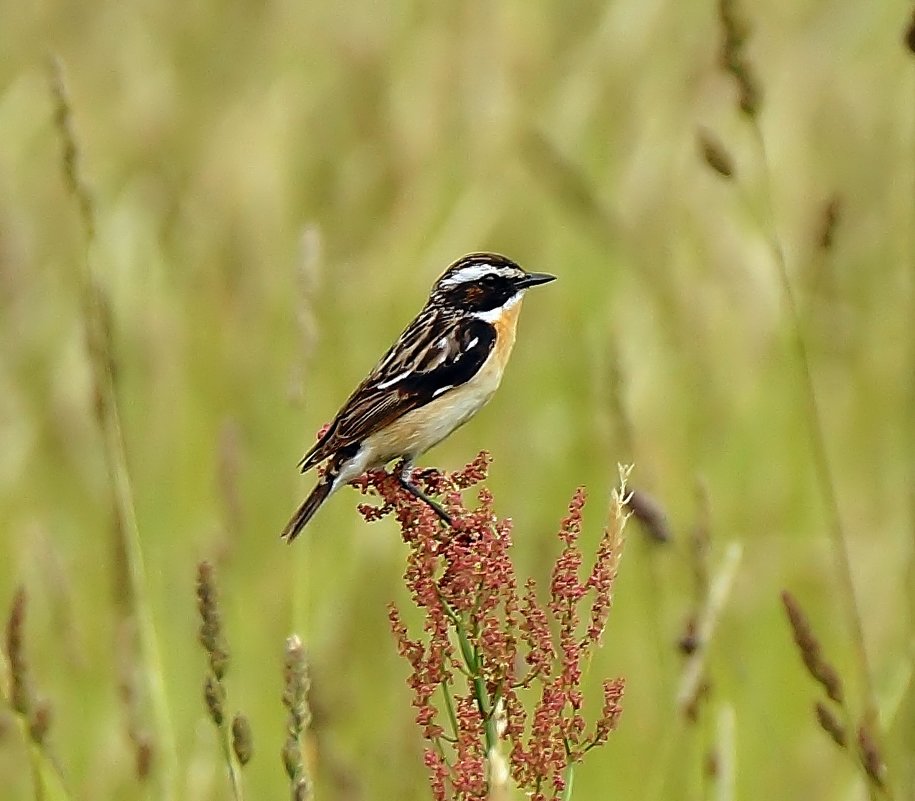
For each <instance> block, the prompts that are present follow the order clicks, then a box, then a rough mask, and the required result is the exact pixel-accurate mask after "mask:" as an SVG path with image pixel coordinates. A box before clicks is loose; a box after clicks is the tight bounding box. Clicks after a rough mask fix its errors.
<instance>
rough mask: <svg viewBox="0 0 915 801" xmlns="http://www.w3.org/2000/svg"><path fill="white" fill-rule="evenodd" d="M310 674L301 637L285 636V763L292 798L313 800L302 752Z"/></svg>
mask: <svg viewBox="0 0 915 801" xmlns="http://www.w3.org/2000/svg"><path fill="white" fill-rule="evenodd" d="M310 687H311V678H310V676H309V673H308V660H307V658H306V656H305V647H304V646H303V645H302V640H301V638H300V637H299V636H298V635H296V634H293V635H292V636H291V637H289V638H288V639H287V640H286V659H285V667H284V672H283V706H285V707H286V709H287V710H288V712H289V718H288V723H287V726H286V742H285V743H284V745H283V750H282V757H283V765H284V767H285V768H286V775H287V776H288V777H289V782H290V789H291V796H292V801H310V799H311V798H313V796H314V789H313V787H312V783H311V778H310V777H309V775H308V771H307V769H306V766H305V758H304V756H303V753H302V749H303V745H304V736H305V732H306V731H307V730H308V726H309V724H310V723H311V710H310V709H309V706H308V690H309V688H310Z"/></svg>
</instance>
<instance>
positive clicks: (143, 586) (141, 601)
mask: <svg viewBox="0 0 915 801" xmlns="http://www.w3.org/2000/svg"><path fill="white" fill-rule="evenodd" d="M50 82H51V92H52V94H53V98H54V103H55V112H56V116H55V120H56V124H57V129H58V133H59V135H60V139H61V144H62V147H63V157H62V162H63V172H64V179H65V181H66V184H67V188H68V190H69V191H70V194H71V195H72V196H73V198H74V200H75V201H76V203H77V205H78V207H79V211H80V216H81V218H82V223H83V233H84V253H83V258H82V259H81V261H80V265H81V269H80V275H79V281H80V290H81V293H82V307H83V308H82V313H83V319H82V322H83V326H84V332H85V339H86V348H87V352H88V353H87V355H88V360H89V365H90V368H91V374H92V382H93V391H94V394H95V397H96V399H97V404H96V410H97V415H96V416H97V421H98V425H99V428H100V430H101V434H102V441H103V450H104V457H105V464H106V466H107V469H108V475H109V479H110V482H111V483H110V486H111V492H112V505H113V507H114V511H115V514H116V519H117V527H118V536H119V537H120V538H121V541H122V546H123V548H124V553H125V555H126V560H127V574H128V580H129V583H130V599H131V603H132V604H133V613H134V614H135V615H136V619H137V627H138V630H139V637H140V647H141V650H142V653H143V656H144V658H145V662H146V665H145V667H146V678H147V681H148V684H149V692H150V698H151V701H152V707H153V713H154V716H155V718H156V724H157V725H156V728H157V730H158V735H159V741H160V748H161V753H162V765H163V768H162V770H161V771H160V773H159V776H160V780H161V793H162V796H161V797H162V798H164V799H170V798H172V797H173V795H174V783H175V774H176V770H177V761H178V760H177V750H176V746H175V737H174V732H173V730H172V724H171V716H170V713H169V708H168V700H167V695H166V691H165V681H164V678H163V676H164V671H163V669H162V660H161V657H160V655H159V646H158V640H157V637H156V630H155V625H154V623H153V615H152V608H151V605H150V602H149V596H148V594H147V580H146V569H145V567H144V563H143V549H142V544H141V541H140V530H139V526H138V524H137V516H136V509H135V507H134V496H133V490H132V488H131V482H130V473H129V471H128V467H127V453H126V449H125V447H124V436H123V432H122V429H121V420H120V413H119V409H118V399H117V393H116V391H115V386H114V375H113V365H114V356H113V353H112V350H113V348H112V344H111V333H110V330H109V326H108V319H107V317H108V315H107V309H108V303H107V298H106V296H105V293H104V291H103V289H102V287H101V285H100V284H99V283H98V281H97V279H96V276H95V274H94V270H93V264H92V261H93V260H92V251H93V247H94V245H95V233H96V220H95V211H94V206H93V204H92V198H91V196H90V194H89V190H88V187H87V186H86V184H85V182H84V180H83V176H82V175H81V173H80V169H79V158H80V151H79V148H78V144H77V141H76V137H75V135H74V133H73V125H72V108H71V104H70V97H69V94H68V92H67V88H66V85H65V83H64V74H63V65H62V64H61V62H60V61H59V60H57V59H54V60H52V62H51V75H50Z"/></svg>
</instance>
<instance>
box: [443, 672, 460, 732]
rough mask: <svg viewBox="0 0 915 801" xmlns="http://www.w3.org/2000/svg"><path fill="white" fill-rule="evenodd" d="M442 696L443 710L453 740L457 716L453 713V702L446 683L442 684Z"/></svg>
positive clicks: (456, 726) (456, 729)
mask: <svg viewBox="0 0 915 801" xmlns="http://www.w3.org/2000/svg"><path fill="white" fill-rule="evenodd" d="M442 695H444V696H445V709H446V710H447V711H448V719H449V720H450V721H451V732H452V734H454V737H455V739H457V736H458V721H457V714H456V713H455V711H454V701H452V700H451V692H450V691H449V690H448V682H446V681H443V682H442Z"/></svg>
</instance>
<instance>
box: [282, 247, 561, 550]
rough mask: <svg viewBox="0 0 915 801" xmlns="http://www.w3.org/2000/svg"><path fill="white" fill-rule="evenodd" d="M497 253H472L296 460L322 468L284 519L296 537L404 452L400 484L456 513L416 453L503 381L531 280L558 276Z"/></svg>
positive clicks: (438, 285) (436, 287) (303, 466)
mask: <svg viewBox="0 0 915 801" xmlns="http://www.w3.org/2000/svg"><path fill="white" fill-rule="evenodd" d="M555 278H556V276H554V275H550V274H549V273H536V272H528V271H527V270H524V269H522V268H521V267H520V266H518V264H516V263H515V262H514V261H512V260H511V259H509V258H507V257H506V256H501V255H499V254H497V253H485V252H480V253H469V254H467V255H466V256H462V257H461V258H459V259H458V260H457V261H455V262H453V263H452V264H451V265H450V266H449V267H448V268H447V269H446V270H445V272H444V273H442V275H441V276H440V277H439V279H438V280H437V281H436V282H435V284H433V286H432V290H431V292H430V294H429V299H428V300H427V301H426V304H425V306H423V308H422V310H421V311H420V312H419V314H418V315H417V316H416V317H415V318H414V319H413V321H412V322H411V323H410V324H409V325H408V326H407V327H406V328H405V329H404V330H403V333H401V335H400V337H399V338H398V339H397V341H396V342H395V343H394V345H392V346H391V348H390V349H389V350H388V351H387V353H385V354H384V356H382V357H381V360H380V361H379V362H378V364H377V365H375V367H374V368H373V369H372V370H371V372H370V373H369V374H368V376H367V377H366V378H365V380H364V381H362V383H361V384H359V386H358V387H356V389H355V390H354V391H353V392H352V394H351V395H350V396H349V398H347V400H346V401H345V402H344V403H343V406H341V407H340V410H339V411H338V412H337V414H336V416H335V417H334V418H333V420H332V421H331V423H330V425H329V426H327V427H326V429H325V430H324V433H323V434H322V435H321V436H320V437H319V438H318V441H317V442H316V443H315V444H314V445H313V446H312V447H311V448H310V449H309V450H308V452H307V453H306V454H305V455H304V456H303V457H302V459H301V461H300V462H299V464H298V466H299V468H300V470H301V472H302V473H306V472H308V471H309V470H311V469H312V468H314V467H317V466H318V465H320V464H322V463H326V466H325V469H324V471H323V475H322V476H321V478H320V479H319V481H318V483H317V484H316V485H315V487H314V489H313V490H312V491H311V493H310V494H309V495H308V497H307V498H306V499H305V500H304V501H303V503H302V505H301V506H299V508H298V509H297V510H296V512H295V514H293V516H292V518H291V519H290V520H289V522H288V523H287V524H286V527H285V528H284V529H283V532H282V535H281V536H282V538H283V539H284V540H286V541H287V542H291V541H292V540H294V539H295V538H296V537H297V536H298V534H299V533H300V532H301V531H302V529H303V528H304V527H305V525H306V524H307V523H308V522H309V520H311V518H312V517H313V516H314V514H315V512H317V510H318V508H319V507H320V506H321V504H323V503H324V501H326V500H327V499H328V498H329V497H330V496H331V495H332V494H333V493H334V492H335V491H336V490H337V489H339V488H340V487H341V486H343V485H344V484H346V483H348V482H349V481H352V480H353V479H354V478H356V477H357V476H360V475H362V474H363V473H365V472H366V471H367V470H375V469H379V468H383V467H384V466H385V465H387V464H388V463H389V462H391V461H393V460H394V459H402V460H403V461H402V462H401V464H400V467H399V470H398V471H397V478H398V481H399V482H400V484H401V486H402V487H403V488H404V489H406V490H407V491H408V492H410V493H411V494H412V495H414V496H415V497H417V498H419V499H421V500H423V501H425V502H426V503H428V504H429V505H430V506H431V507H432V508H433V509H434V510H435V512H436V513H437V514H438V515H439V517H441V518H442V519H443V520H444V521H445V522H447V523H451V518H450V517H449V516H448V514H447V513H446V512H445V511H444V509H442V508H441V506H439V505H438V504H437V503H436V502H435V501H433V500H432V499H431V498H429V497H428V496H427V495H426V494H425V493H424V492H423V491H422V490H421V489H420V488H419V487H418V486H416V484H414V483H413V480H412V477H413V468H414V464H415V461H416V459H417V458H418V457H419V456H420V455H421V454H423V453H425V452H426V451H428V450H429V449H430V448H432V447H433V446H435V445H437V444H438V443H439V442H441V441H442V440H443V439H445V438H446V437H447V436H449V435H450V434H451V433H452V432H453V431H455V429H457V428H460V427H461V426H462V425H464V423H466V422H467V421H468V420H470V418H472V417H473V416H474V415H475V414H476V413H477V412H478V411H479V410H480V409H481V408H482V407H483V406H485V405H486V403H487V402H488V401H489V400H490V398H492V396H493V394H494V393H495V391H496V390H497V389H498V387H499V384H500V382H501V381H502V374H503V372H504V370H505V365H506V363H507V362H508V358H509V356H510V355H511V351H512V348H513V346H514V344H515V331H516V328H517V325H518V315H519V312H520V310H521V301H522V299H523V297H524V295H525V293H526V292H527V290H528V289H530V288H531V287H534V286H538V285H540V284H546V283H548V282H550V281H553V280H555Z"/></svg>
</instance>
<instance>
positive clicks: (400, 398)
mask: <svg viewBox="0 0 915 801" xmlns="http://www.w3.org/2000/svg"><path fill="white" fill-rule="evenodd" d="M495 341H496V331H495V329H494V328H493V326H492V325H490V324H489V323H487V322H484V321H483V320H479V319H477V318H473V317H471V318H468V317H462V316H456V315H453V314H448V313H447V312H445V311H443V310H441V309H435V308H430V307H426V308H425V309H423V311H422V312H421V313H420V315H419V316H418V317H417V318H416V319H415V320H414V321H413V322H412V323H411V324H410V325H409V326H407V328H406V329H405V330H404V332H403V333H402V334H401V335H400V338H399V339H398V340H397V342H396V343H395V344H394V346H393V347H392V348H391V349H390V350H389V351H388V352H387V353H386V354H385V355H384V356H383V357H382V358H381V361H379V363H378V364H377V365H376V367H375V369H373V370H372V372H371V373H370V374H369V376H368V378H366V379H365V381H363V382H362V383H361V384H360V385H359V386H358V387H357V388H356V390H355V391H354V392H353V394H352V395H350V396H349V398H348V399H347V401H346V403H344V404H343V407H342V408H341V409H340V411H339V412H338V413H337V416H336V417H335V418H334V420H333V422H332V423H331V424H330V427H329V428H328V429H327V432H326V433H325V434H324V436H323V437H321V439H320V440H319V441H318V442H316V443H315V445H314V446H313V447H312V448H311V450H309V451H308V453H306V454H305V456H304V457H303V458H302V461H301V462H300V467H301V468H302V472H305V471H306V470H309V469H310V468H312V467H314V466H315V465H316V464H319V463H320V462H322V461H324V460H325V459H326V458H328V457H329V456H330V455H331V454H333V453H336V452H337V451H338V450H340V449H341V448H345V447H347V446H351V445H353V444H355V443H358V442H360V441H361V440H363V439H365V437H367V436H368V435H369V434H371V433H373V432H375V431H379V430H381V429H382V428H384V427H385V426H387V425H389V424H390V423H392V422H393V421H394V420H396V419H397V418H398V417H400V416H401V415H404V414H406V413H407V412H409V411H411V410H413V409H417V408H419V407H421V406H425V405H426V404H427V403H429V402H430V401H431V400H433V399H434V398H436V397H438V396H440V395H441V394H443V392H445V391H447V389H450V388H452V387H456V386H459V385H460V384H463V383H465V382H467V381H469V380H470V379H471V378H473V376H474V375H476V373H477V372H478V371H479V369H480V368H481V367H482V366H483V364H484V362H485V361H486V359H487V358H488V357H489V354H490V351H491V350H492V348H493V345H494V344H495Z"/></svg>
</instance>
